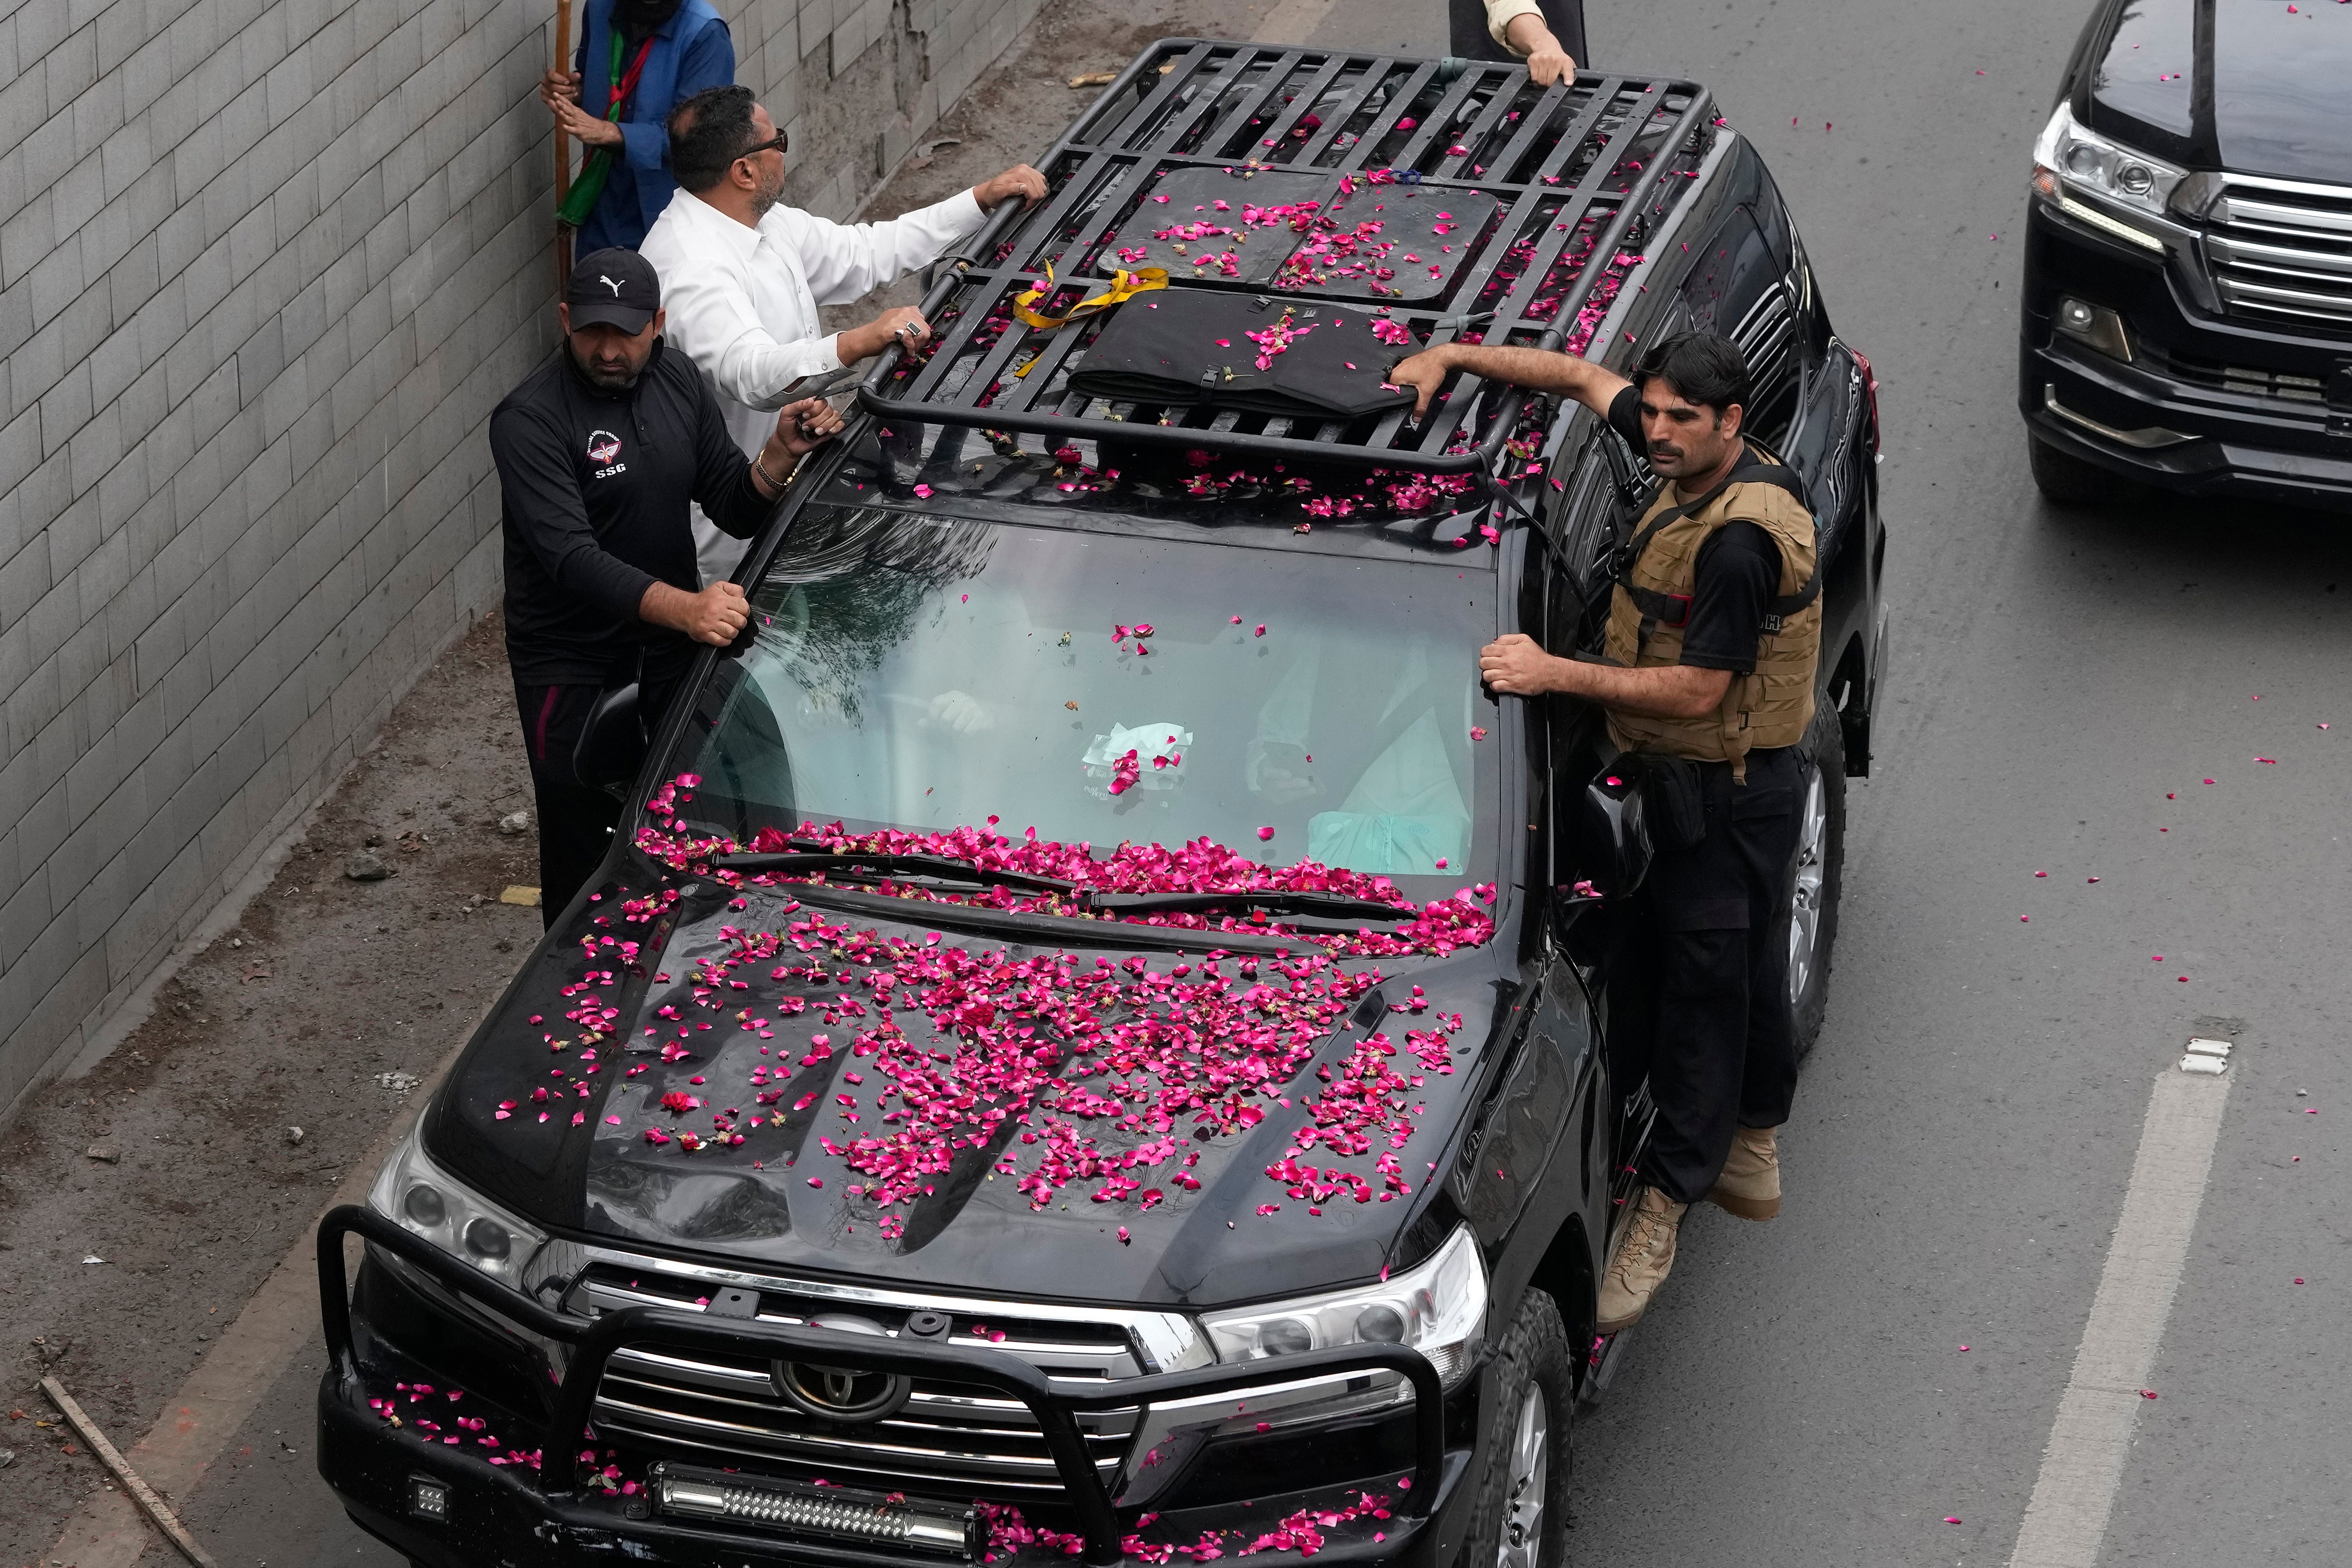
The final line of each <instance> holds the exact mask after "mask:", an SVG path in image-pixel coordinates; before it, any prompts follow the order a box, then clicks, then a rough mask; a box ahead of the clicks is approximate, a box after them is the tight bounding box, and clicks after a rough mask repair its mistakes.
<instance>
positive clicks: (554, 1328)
mask: <svg viewBox="0 0 2352 1568" xmlns="http://www.w3.org/2000/svg"><path fill="white" fill-rule="evenodd" d="M346 1236H358V1237H361V1238H362V1240H364V1241H366V1242H368V1243H369V1244H371V1245H373V1246H376V1247H383V1249H384V1250H385V1251H386V1252H389V1253H392V1254H393V1255H394V1256H395V1257H397V1258H400V1259H401V1261H403V1262H404V1263H406V1264H408V1265H409V1266H410V1267H412V1268H415V1269H417V1270H418V1271H420V1272H422V1273H424V1274H425V1275H426V1276H428V1277H429V1278H431V1279H433V1280H434V1281H435V1282H436V1283H437V1284H439V1285H440V1286H442V1287H443V1288H444V1289H447V1290H449V1291H451V1292H453V1293H454V1294H457V1295H458V1296H461V1297H465V1298H468V1299H471V1300H474V1301H476V1302H477V1303H478V1304H479V1305H482V1306H484V1307H486V1308H488V1310H491V1311H493V1312H495V1313H496V1314H498V1315H499V1316H500V1317H503V1318H506V1319H508V1320H509V1321H512V1322H513V1323H514V1324H516V1325H517V1326H518V1327H520V1328H521V1329H524V1330H526V1331H529V1332H530V1333H532V1334H535V1335H538V1336H540V1337H541V1338H543V1339H548V1340H553V1341H556V1342H560V1343H562V1344H565V1345H568V1346H570V1347H571V1348H572V1353H571V1356H570V1358H569V1360H568V1363H567V1364H566V1365H565V1367H564V1368H563V1371H562V1378H561V1381H560V1383H559V1384H558V1385H557V1387H556V1390H555V1401H554V1406H553V1409H552V1410H551V1413H550V1414H549V1416H548V1419H547V1426H546V1429H545V1434H544V1436H543V1437H542V1439H541V1444H540V1469H539V1474H538V1489H539V1491H540V1493H541V1496H543V1497H545V1498H547V1499H549V1500H565V1499H568V1498H570V1497H571V1496H572V1494H573V1492H574V1489H575V1485H576V1482H577V1479H578V1478H577V1474H576V1470H575V1453H576V1450H577V1449H578V1447H580V1436H581V1433H582V1431H583V1429H584V1428H585V1427H587V1426H588V1425H589V1422H590V1415H591V1412H592V1411H593V1406H594V1402H595V1398H596V1393H597V1389H598V1387H599V1386H600V1385H601V1384H602V1383H603V1381H604V1365H605V1363H606V1362H607V1361H608V1360H609V1359H610V1358H611V1356H612V1354H613V1352H614V1351H615V1350H617V1349H619V1348H620V1347H621V1345H622V1344H623V1343H625V1342H629V1341H635V1340H648V1339H650V1340H659V1341H661V1342H667V1343H669V1344H674V1345H683V1346H691V1347H693V1348H696V1349H700V1350H715V1351H719V1352H739V1353H763V1354H775V1353H780V1352H782V1353H792V1354H798V1355H803V1356H807V1357H810V1358H813V1359H814V1358H821V1359H822V1360H823V1361H824V1362H825V1363H829V1364H834V1365H848V1366H853V1367H856V1368H859V1369H861V1370H868V1371H873V1372H877V1373H895V1374H916V1373H929V1374H932V1375H934V1376H942V1375H943V1376H951V1377H952V1378H954V1379H955V1380H958V1381H961V1382H967V1383H973V1384H981V1385H982V1386H984V1387H987V1388H990V1389H992V1390H993V1391H995V1392H998V1393H1002V1394H1008V1395H1010V1396H1011V1397H1013V1398H1015V1399H1018V1400H1020V1401H1021V1403H1022V1404H1023V1405H1026V1406H1027V1407H1028V1408H1029V1411H1030V1413H1031V1415H1034V1416H1035V1418H1036V1421H1037V1426H1038V1429H1039V1430H1040V1431H1041V1432H1042V1433H1043V1434H1044V1436H1045V1447H1046V1449H1047V1452H1048V1453H1049V1454H1050V1455H1051V1457H1052V1458H1053V1461H1054V1468H1055V1472H1056V1474H1057V1475H1058V1476H1059V1478H1060V1480H1061V1483H1062V1487H1063V1489H1064V1491H1065V1492H1066V1494H1067V1496H1068V1500H1069V1504H1070V1507H1071V1508H1072V1510H1073V1511H1074V1512H1075V1513H1076V1516H1077V1521H1078V1527H1079V1533H1080V1534H1081V1535H1082V1536H1083V1537H1084V1539H1085V1541H1086V1552H1085V1556H1084V1559H1083V1560H1084V1561H1085V1562H1086V1563H1088V1564H1089V1565H1090V1568H1108V1565H1109V1564H1114V1563H1120V1562H1123V1561H1124V1560H1125V1557H1126V1552H1125V1550H1124V1548H1123V1547H1122V1545H1121V1540H1122V1532H1121V1530H1120V1527H1119V1523H1118V1513H1117V1511H1116V1510H1115V1509H1114V1508H1113V1506H1112V1504H1111V1500H1110V1493H1109V1491H1108V1489H1106V1488H1105V1486H1104V1484H1103V1479H1102V1477H1101V1476H1100V1475H1099V1474H1098V1473H1097V1471H1096V1469H1095V1468H1094V1464H1093V1462H1092V1460H1091V1459H1090V1458H1088V1456H1087V1449H1086V1445H1085V1442H1084V1440H1083V1439H1082V1438H1081V1436H1079V1432H1078V1426H1077V1423H1076V1421H1075V1420H1074V1419H1073V1416H1074V1415H1075V1414H1076V1413H1077V1412H1082V1411H1098V1410H1110V1409H1117V1408H1121V1407H1125V1406H1129V1405H1132V1406H1135V1407H1136V1408H1137V1409H1139V1410H1142V1409H1144V1408H1145V1407H1148V1406H1149V1405H1151V1404H1152V1403H1153V1402H1154V1401H1155V1400H1174V1399H1189V1398H1198V1397H1201V1396H1203V1395H1209V1394H1232V1393H1235V1392H1239V1391H1243V1390H1246V1389H1248V1388H1251V1387H1253V1386H1255V1385H1256V1384H1265V1383H1286V1382H1292V1381H1295V1380H1297V1379H1298V1378H1300V1377H1302V1376H1307V1375H1312V1374H1315V1373H1348V1372H1376V1371H1387V1372H1393V1373H1398V1374H1399V1375H1400V1376H1402V1377H1403V1378H1405V1379H1406V1380H1407V1381H1408V1382H1410V1383H1411V1384H1412V1391H1413V1418H1414V1423H1413V1424H1414V1462H1413V1484H1412V1491H1411V1493H1410V1495H1409V1496H1407V1497H1405V1498H1402V1499H1400V1500H1399V1502H1398V1504H1397V1507H1398V1510H1399V1511H1400V1512H1402V1513H1405V1514H1408V1515H1414V1516H1419V1515H1423V1514H1426V1513H1427V1512H1428V1510H1430V1508H1431V1507H1432V1506H1433V1503H1434V1500H1436V1498H1437V1496H1438V1494H1439V1488H1440V1482H1441V1479H1442V1477H1443V1474H1444V1459H1445V1440H1444V1389H1443V1387H1442V1386H1441V1385H1440V1384H1439V1382H1438V1376H1437V1369H1436V1368H1435V1367H1433V1366H1432V1365H1431V1364H1430V1363H1429V1358H1428V1357H1426V1356H1424V1355H1423V1354H1422V1353H1421V1352H1419V1351H1416V1350H1412V1349H1411V1348H1409V1347H1407V1346H1404V1345H1360V1346H1354V1347H1349V1348H1345V1349H1335V1350H1327V1351H1307V1352H1301V1353H1299V1354H1297V1355H1286V1356H1283V1357H1281V1358H1280V1359H1279V1360H1278V1361H1276V1362H1270V1363H1250V1364H1247V1365H1240V1366H1225V1365H1212V1366H1206V1367H1196V1368H1192V1369H1191V1370H1188V1371H1183V1372H1171V1373H1156V1374H1153V1375H1150V1376H1146V1377H1134V1378H1127V1379H1123V1380H1121V1381H1119V1382H1118V1384H1116V1386H1114V1387H1113V1388H1111V1389H1109V1390H1108V1391H1105V1392H1100V1393H1065V1392H1062V1391H1059V1390H1057V1389H1055V1387H1054V1385H1053V1381H1052V1380H1051V1379H1050V1378H1048V1377H1047V1376H1046V1375H1045V1373H1042V1372H1040V1371H1038V1370H1037V1369H1036V1368H1035V1367H1034V1366H1032V1365H1031V1364H1029V1363H1027V1362H1025V1361H1023V1360H1022V1359H1021V1358H1020V1357H1018V1356H1015V1355H1012V1354H1009V1353H1007V1352H1003V1351H997V1350H990V1349H985V1348H982V1347H981V1346H978V1345H973V1346H963V1345H950V1344H934V1343H930V1342H926V1341H919V1340H916V1341H909V1340H904V1339H898V1340H885V1339H872V1338H868V1337H866V1336H864V1335H851V1334H841V1333H835V1332H832V1331H827V1330H824V1329H812V1328H803V1327H800V1326H798V1325H794V1324H788V1323H762V1322H758V1321H745V1320H739V1319H712V1318H708V1317H705V1316H703V1315H701V1314H700V1313H698V1312H688V1311H683V1310H676V1309H670V1308H661V1307H627V1308H624V1309H622V1310H618V1311H614V1312H607V1313H605V1314H604V1315H603V1316H601V1317H599V1318H596V1319H595V1320H593V1321H583V1320H581V1319H578V1318H573V1317H570V1316H567V1315H565V1314H563V1313H562V1312H558V1311H555V1310H551V1309H550V1308H548V1307H546V1306H544V1305H542V1304H541V1302H540V1301H538V1300H535V1299H533V1298H532V1297H530V1296H527V1295H525V1294H523V1293H522V1292H521V1291H520V1290H517V1289H513V1288H512V1287H511V1286H509V1285H506V1284H504V1283H502V1282H500V1281H499V1280H496V1279H490V1278H488V1276H486V1275H484V1274H482V1273H481V1272H479V1271H478V1270H477V1269H475V1268H471V1267H469V1266H467V1264H465V1263H463V1262H461V1261H459V1260H458V1259H457V1258H454V1257H452V1256H450V1255H449V1254H448V1253H446V1252H444V1251H442V1250H441V1249H440V1248H439V1247H436V1246H434V1245H433V1244H432V1243H431V1242H429V1241H427V1240H425V1238H424V1237H420V1236H417V1235H415V1234H414V1233H413V1232H411V1231H408V1230H406V1229H404V1228H403V1227H402V1226H400V1225H399V1224H398V1223H396V1222H395V1221H394V1220H392V1219H391V1218H389V1217H388V1216H386V1215H381V1214H378V1213H377V1212H376V1211H375V1210H373V1209H372V1208H367V1207H364V1206H362V1205H355V1204H345V1205H339V1206H338V1207H336V1208H333V1209H331V1210H329V1211H328V1213H327V1215H326V1217H325V1218H324V1219H322V1220H321V1221H320V1224H319V1253H318V1258H319V1311H320V1324H321V1327H322V1329H323V1331H324V1335H325V1339H326V1345H327V1354H328V1356H329V1358H330V1363H331V1365H332V1367H333V1368H334V1370H335V1373H336V1374H337V1375H338V1376H339V1377H341V1378H342V1379H344V1380H346V1381H351V1380H355V1379H357V1378H358V1377H359V1375H360V1367H359V1362H358V1357H357V1354H356V1352H355V1351H354V1349H353V1346H352V1309H351V1295H350V1287H349V1285H348V1283H347V1282H346V1279H345V1265H344V1259H343V1238H344V1237H346Z"/></svg>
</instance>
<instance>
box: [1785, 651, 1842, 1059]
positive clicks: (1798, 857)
mask: <svg viewBox="0 0 2352 1568" xmlns="http://www.w3.org/2000/svg"><path fill="white" fill-rule="evenodd" d="M1801 750H1802V751H1803V752H1804V756H1805V761H1806V768H1805V786H1804V794H1803V795H1801V796H1800V797H1799V800H1798V805H1797V851H1796V853H1795V854H1794V855H1792V856H1790V858H1789V888H1788V891H1787V892H1786V893H1785V894H1783V895H1782V900H1783V901H1782V908H1783V909H1784V910H1786V911H1787V912H1786V914H1785V915H1784V916H1783V917H1782V918H1783V920H1784V921H1785V922H1786V923H1785V929H1786V931H1787V932H1788V940H1789V1008H1790V1013H1791V1014H1792V1015H1793V1016H1794V1018H1795V1034H1796V1041H1797V1059H1798V1060H1799V1061H1802V1060H1804V1059H1805V1058H1806V1056H1807V1055H1809V1054H1810V1053H1811V1050H1812V1048H1813V1041H1814V1040H1815V1039H1817V1038H1818V1037H1820V1035H1821V1032H1822V1019H1823V1018H1825V1017H1826V1016H1828V1014H1829V1004H1830V953H1831V950H1832V948H1833V947H1834V946H1835V945H1836V942H1837V921H1838V899H1839V895H1840V893H1841V891H1842V889H1843V882H1844V879H1845V731H1844V729H1843V726H1841V725H1840V724H1839V722H1838V711H1837V710H1836V709H1835V708H1833V707H1832V706H1831V705H1830V701H1829V699H1828V698H1827V697H1826V696H1822V697H1818V698H1816V699H1815V701H1814V707H1813V721H1812V723H1811V725H1810V726H1808V727H1807V728H1806V731H1805V738H1804V740H1803V742H1801Z"/></svg>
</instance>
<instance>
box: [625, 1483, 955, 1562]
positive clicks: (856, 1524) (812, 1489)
mask: <svg viewBox="0 0 2352 1568" xmlns="http://www.w3.org/2000/svg"><path fill="white" fill-rule="evenodd" d="M648 1479H649V1480H650V1481H651V1483H652V1490H653V1494H654V1501H655V1503H656V1506H658V1507H659V1508H660V1509H661V1510H662V1511H663V1512H664V1513H667V1514H672V1515H675V1516H677V1518H680V1519H700V1520H724V1521H727V1522H729V1523H730V1524H756V1525H764V1526H765V1527H767V1528H768V1529H770V1530H780V1531H785V1532H787V1533H789V1534H793V1535H804V1536H817V1537H822V1538H825V1539H829V1540H834V1541H853V1542H859V1543H861V1544H865V1545H873V1546H899V1547H905V1548H908V1549H909V1550H912V1551H917V1552H938V1553H940V1554H941V1555H943V1556H948V1557H960V1558H962V1559H964V1560H966V1561H970V1560H971V1559H973V1558H976V1557H978V1556H979V1555H980V1548H981V1544H982V1528H981V1522H980V1515H979V1513H978V1512H977V1511H976V1510H973V1509H971V1508H969V1507H966V1508H958V1507H956V1506H955V1505H953V1504H952V1503H941V1502H925V1501H922V1500H916V1499H908V1498H903V1497H898V1496H895V1495H893V1496H887V1497H886V1496H885V1495H883V1494H882V1493H880V1492H870V1491H858V1490H856V1489H852V1488H849V1487H818V1486H809V1485H806V1484H803V1482H800V1481H784V1480H772V1479H768V1478H766V1477H761V1476H746V1475H739V1474H733V1473H730V1472H729V1471H726V1470H706V1469H698V1468H690V1467H688V1466H684V1465H671V1464H667V1463H665V1464H659V1465H656V1466H655V1467H654V1468H653V1472H652V1474H651V1475H650V1477H648Z"/></svg>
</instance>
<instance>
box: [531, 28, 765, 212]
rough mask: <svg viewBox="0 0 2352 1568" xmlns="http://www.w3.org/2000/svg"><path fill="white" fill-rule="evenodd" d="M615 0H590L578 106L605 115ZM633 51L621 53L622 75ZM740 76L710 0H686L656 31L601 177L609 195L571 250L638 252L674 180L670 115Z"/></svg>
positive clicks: (580, 62) (730, 40) (666, 201)
mask: <svg viewBox="0 0 2352 1568" xmlns="http://www.w3.org/2000/svg"><path fill="white" fill-rule="evenodd" d="M614 3H615V0H588V10H587V16H586V18H585V25H584V26H583V27H582V29H581V38H580V54H579V58H577V59H576V60H574V61H573V62H572V63H573V68H575V69H577V70H578V71H579V72H580V107H581V108H582V109H583V110H587V111H588V112H589V113H590V114H593V115H595V116H597V117H598V118H600V119H601V118H603V116H604V110H605V107H606V105H607V104H609V103H610V102H611V100H612V60H613V8H614ZM629 58H630V55H629V51H627V50H624V51H623V53H622V58H621V69H622V71H623V72H624V74H625V73H626V72H627V70H628V65H629ZM734 79H735V42H734V39H733V38H731V37H729V35H728V32H727V24H726V23H725V22H723V21H721V20H720V19H719V13H718V12H716V11H714V10H712V9H711V8H710V5H709V0H686V3H685V4H684V5H680V6H679V7H678V8H677V14H676V15H674V16H671V17H670V19H669V20H668V21H667V22H665V23H663V24H662V25H661V26H660V28H659V29H658V30H656V32H655V34H654V47H653V50H652V52H651V53H649V54H648V55H646V68H645V69H644V71H643V72H641V73H640V74H639V75H638V78H637V88H636V90H635V92H634V93H632V94H630V96H629V102H628V106H627V107H626V108H625V109H624V110H622V111H621V121H620V123H621V146H620V148H619V149H618V151H617V152H616V153H615V154H614V158H613V164H612V168H611V169H610V171H609V172H608V173H607V174H606V175H605V178H604V194H603V195H600V196H599V197H598V198H597V200H596V205H595V208H594V210H593V211H592V212H590V213H589V215H588V221H587V222H586V223H585V224H583V225H582V226H581V228H580V236H579V238H578V239H577V241H575V243H574V252H575V254H577V255H581V256H585V255H587V254H588V253H589V252H590V251H592V250H601V249H603V248H604V247H606V246H608V245H618V246H622V247H626V248H627V249H630V250H635V248H636V247H638V246H639V245H640V244H642V243H643V242H644V240H645V237H646V230H647V229H650V228H651V227H653V226H654V219H656V218H657V217H659V216H661V212H662V208H664V207H666V206H667V205H669V198H670V196H671V195H673V194H675V193H676V191H677V181H676V180H674V179H672V178H670V173H669V129H668V126H669V112H670V110H673V109H676V108H677V106H678V105H679V104H681V103H683V102H685V101H686V100H688V99H689V98H692V97H693V96H694V95H695V94H696V93H698V92H700V91H701V90H702V89H705V88H710V87H724V86H725V85H726V84H727V83H729V82H731V81H733V80H734Z"/></svg>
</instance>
